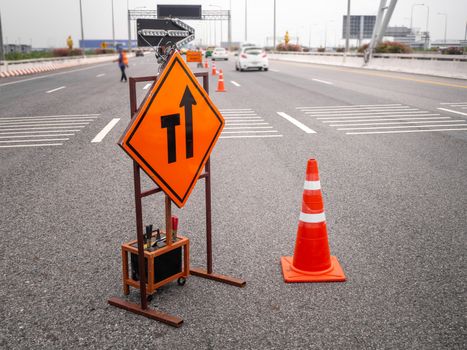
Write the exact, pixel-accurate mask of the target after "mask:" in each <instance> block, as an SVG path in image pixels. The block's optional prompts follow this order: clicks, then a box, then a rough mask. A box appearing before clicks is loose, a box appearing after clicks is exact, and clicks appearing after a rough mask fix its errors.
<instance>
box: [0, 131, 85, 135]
mask: <svg viewBox="0 0 467 350" xmlns="http://www.w3.org/2000/svg"><path fill="white" fill-rule="evenodd" d="M2 131H3V130H2ZM77 131H80V130H41V131H15V132H0V135H18V134H41V133H43V132H45V133H48V132H77ZM41 136H42V135H41Z"/></svg>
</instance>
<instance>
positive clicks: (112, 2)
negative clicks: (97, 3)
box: [110, 0, 115, 49]
mask: <svg viewBox="0 0 467 350" xmlns="http://www.w3.org/2000/svg"><path fill="white" fill-rule="evenodd" d="M110 2H111V4H112V41H113V45H114V49H115V21H114V0H110Z"/></svg>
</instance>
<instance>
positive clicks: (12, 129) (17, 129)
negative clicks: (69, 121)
mask: <svg viewBox="0 0 467 350" xmlns="http://www.w3.org/2000/svg"><path fill="white" fill-rule="evenodd" d="M69 127H70V126H53V127H48V126H47V127H40V128H10V129H3V130H0V131H22V130H52V129H68V128H69ZM72 127H73V128H84V126H78V125H73V126H72ZM61 131H63V130H61Z"/></svg>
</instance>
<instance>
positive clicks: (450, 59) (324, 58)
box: [269, 52, 467, 79]
mask: <svg viewBox="0 0 467 350" xmlns="http://www.w3.org/2000/svg"><path fill="white" fill-rule="evenodd" d="M269 58H270V59H272V60H281V61H293V62H304V63H315V64H327V65H335V66H345V67H358V68H366V69H375V70H387V71H394V72H403V73H416V74H426V75H434V76H440V77H447V78H459V79H467V55H433V54H375V55H373V58H372V59H371V60H370V62H369V63H368V64H365V62H364V61H363V54H355V53H351V54H347V55H346V56H344V54H343V53H335V52H272V53H270V54H269Z"/></svg>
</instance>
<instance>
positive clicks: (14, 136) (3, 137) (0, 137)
mask: <svg viewBox="0 0 467 350" xmlns="http://www.w3.org/2000/svg"><path fill="white" fill-rule="evenodd" d="M12 134H13V135H10V136H0V139H13V138H15V139H17V138H25V137H56V136H73V135H74V134H53V135H47V134H46V135H16V134H15V133H12ZM0 135H2V134H1V133H0ZM41 141H42V140H41Z"/></svg>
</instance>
